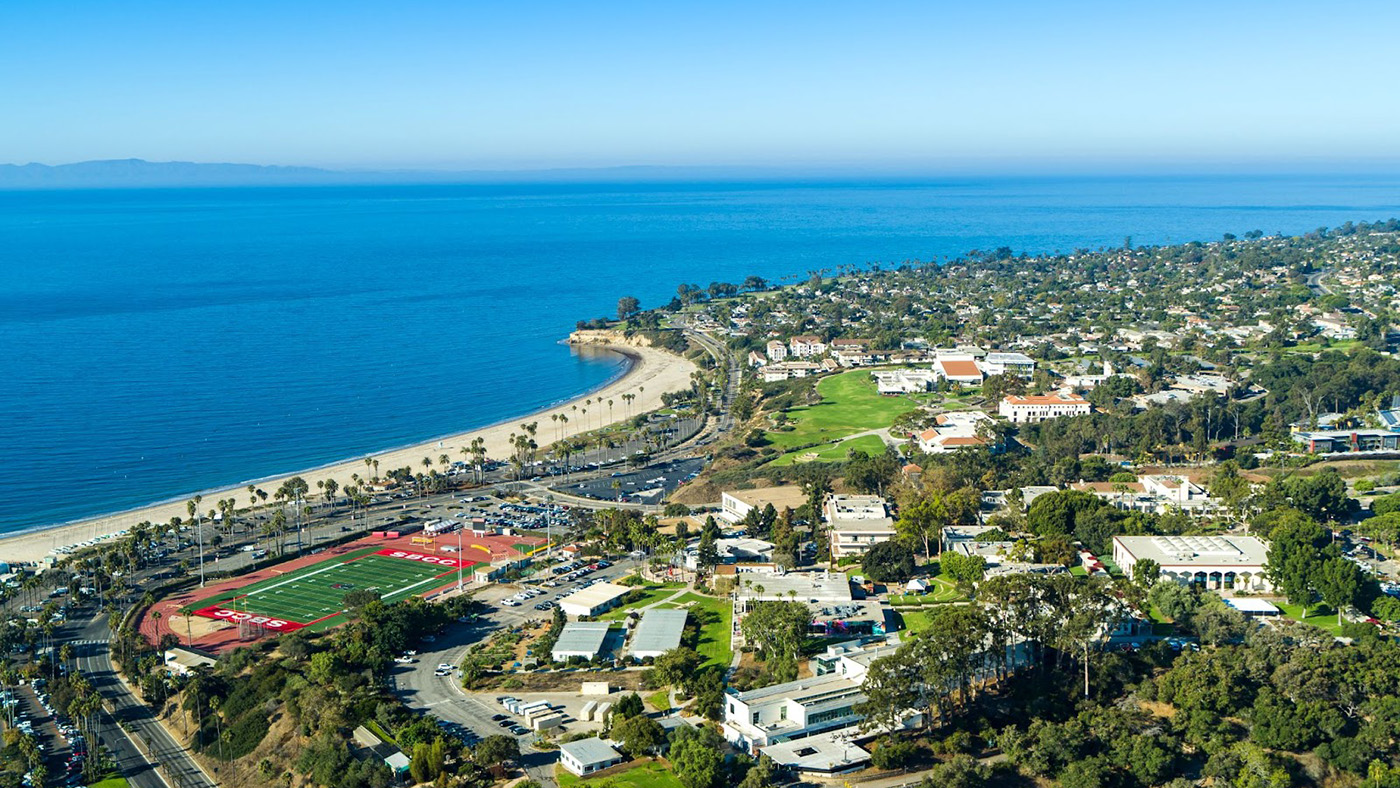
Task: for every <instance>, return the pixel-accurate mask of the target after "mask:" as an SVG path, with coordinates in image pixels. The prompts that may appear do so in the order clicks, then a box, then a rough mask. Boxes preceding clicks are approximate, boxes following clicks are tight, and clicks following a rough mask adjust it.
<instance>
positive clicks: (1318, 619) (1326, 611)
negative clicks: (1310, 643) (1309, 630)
mask: <svg viewBox="0 0 1400 788" xmlns="http://www.w3.org/2000/svg"><path fill="white" fill-rule="evenodd" d="M1274 604H1275V605H1276V606H1277V607H1278V609H1279V610H1282V611H1283V614H1284V615H1285V616H1288V617H1289V618H1291V619H1293V620H1294V621H1301V622H1303V623H1304V624H1311V625H1313V626H1315V627H1317V628H1319V629H1325V630H1327V631H1328V632H1330V633H1331V634H1333V635H1340V634H1341V632H1342V626H1341V624H1338V623H1337V612H1336V611H1335V610H1333V609H1332V608H1330V607H1328V606H1326V605H1323V604H1314V605H1311V606H1309V607H1308V616H1307V618H1304V617H1303V606H1302V605H1294V604H1290V603H1288V602H1281V601H1278V600H1274Z"/></svg>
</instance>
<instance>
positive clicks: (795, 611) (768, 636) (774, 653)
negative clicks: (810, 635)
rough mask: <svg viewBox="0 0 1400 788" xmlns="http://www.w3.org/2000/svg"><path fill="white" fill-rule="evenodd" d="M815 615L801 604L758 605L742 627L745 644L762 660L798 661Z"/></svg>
mask: <svg viewBox="0 0 1400 788" xmlns="http://www.w3.org/2000/svg"><path fill="white" fill-rule="evenodd" d="M811 621H812V612H811V611H810V610H808V609H807V606H806V605H804V604H802V603H800V602H757V603H755V604H754V605H753V607H752V609H750V610H749V613H748V615H746V616H744V620H743V622H742V623H741V624H740V625H739V629H740V631H741V632H742V633H743V635H744V641H745V642H746V643H748V644H749V645H751V646H753V647H754V650H755V651H757V652H758V655H759V658H760V659H765V660H767V659H772V658H774V657H778V658H785V659H789V660H794V661H795V660H797V659H798V658H799V657H800V656H802V643H803V642H804V641H805V640H806V639H807V627H808V625H809V624H810V623H811Z"/></svg>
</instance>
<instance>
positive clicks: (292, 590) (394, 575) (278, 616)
mask: <svg viewBox="0 0 1400 788" xmlns="http://www.w3.org/2000/svg"><path fill="white" fill-rule="evenodd" d="M474 563H475V562H473V561H471V560H468V559H460V558H448V557H445V556H435V555H428V554H424V553H418V552H414V551H410V550H397V549H392V548H388V549H381V550H375V549H374V548H369V549H368V550H366V551H365V552H364V553H361V554H357V555H356V554H352V555H349V556H337V557H335V558H330V559H327V560H325V561H322V562H320V563H316V564H312V565H310V566H305V567H301V568H300V569H295V570H292V571H290V572H287V573H286V574H280V575H277V576H274V577H270V578H267V579H265V580H261V581H259V582H257V583H254V584H252V585H249V586H244V587H242V588H238V589H235V590H232V591H229V592H226V593H224V594H220V595H217V596H214V597H211V598H209V599H205V600H202V601H200V602H197V603H196V605H197V606H198V609H196V610H195V611H194V613H195V615H198V616H203V617H205V618H212V619H215V620H223V621H230V622H234V623H248V624H253V625H257V626H260V627H263V628H265V629H268V630H272V631H277V632H291V631H294V630H297V629H301V628H303V627H309V626H312V625H316V624H322V623H327V622H329V620H331V619H334V618H335V617H336V616H339V615H340V614H341V613H342V612H344V607H345V603H344V599H345V595H346V594H348V593H350V592H351V591H374V592H377V593H378V594H379V596H380V598H381V599H382V600H384V601H385V602H397V601H399V600H401V599H404V598H406V597H409V596H412V595H414V594H422V593H425V592H427V591H430V590H432V589H434V588H437V587H439V586H442V585H445V584H446V583H447V582H449V579H448V578H449V577H455V576H456V575H457V571H458V567H459V566H460V567H461V568H462V571H463V572H465V571H466V570H467V569H469V568H470V567H471V566H473V564H474ZM337 623H338V622H337Z"/></svg>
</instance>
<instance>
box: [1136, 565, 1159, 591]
mask: <svg viewBox="0 0 1400 788" xmlns="http://www.w3.org/2000/svg"><path fill="white" fill-rule="evenodd" d="M1161 578H1162V565H1161V564H1159V563H1157V562H1156V561H1154V560H1152V559H1151V558H1139V559H1138V560H1137V561H1134V562H1133V584H1134V585H1136V586H1137V587H1138V588H1141V589H1143V590H1145V591H1151V590H1152V587H1153V586H1155V585H1156V584H1157V581H1158V580H1160V579H1161Z"/></svg>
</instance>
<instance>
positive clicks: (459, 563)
mask: <svg viewBox="0 0 1400 788" xmlns="http://www.w3.org/2000/svg"><path fill="white" fill-rule="evenodd" d="M464 528H466V525H465V524H462V525H459V526H457V593H459V594H460V593H462V530H463V529H464Z"/></svg>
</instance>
